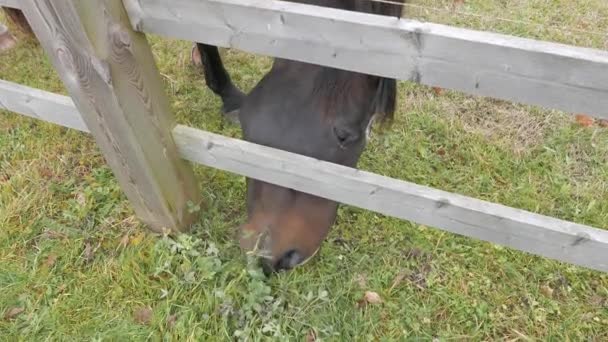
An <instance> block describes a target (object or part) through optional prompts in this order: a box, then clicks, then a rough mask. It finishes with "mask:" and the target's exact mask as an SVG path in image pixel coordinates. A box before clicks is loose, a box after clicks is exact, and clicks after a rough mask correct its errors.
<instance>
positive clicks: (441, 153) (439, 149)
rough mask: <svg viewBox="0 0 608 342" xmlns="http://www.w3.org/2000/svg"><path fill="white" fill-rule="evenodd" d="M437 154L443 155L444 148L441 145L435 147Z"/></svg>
mask: <svg viewBox="0 0 608 342" xmlns="http://www.w3.org/2000/svg"><path fill="white" fill-rule="evenodd" d="M437 154H438V155H440V156H442V157H443V156H445V149H444V148H443V147H440V148H438V149H437Z"/></svg>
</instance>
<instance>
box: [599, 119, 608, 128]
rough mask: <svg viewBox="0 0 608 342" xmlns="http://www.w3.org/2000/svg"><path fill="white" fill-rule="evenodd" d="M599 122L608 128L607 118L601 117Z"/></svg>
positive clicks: (601, 125)
mask: <svg viewBox="0 0 608 342" xmlns="http://www.w3.org/2000/svg"><path fill="white" fill-rule="evenodd" d="M597 124H598V125H599V126H600V127H604V128H608V120H607V119H600V120H598V121H597Z"/></svg>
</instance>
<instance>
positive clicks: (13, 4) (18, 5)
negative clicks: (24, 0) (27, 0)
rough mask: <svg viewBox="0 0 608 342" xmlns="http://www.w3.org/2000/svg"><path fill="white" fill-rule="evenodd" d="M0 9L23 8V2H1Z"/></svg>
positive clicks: (16, 0)
mask: <svg viewBox="0 0 608 342" xmlns="http://www.w3.org/2000/svg"><path fill="white" fill-rule="evenodd" d="M0 7H10V8H21V0H0Z"/></svg>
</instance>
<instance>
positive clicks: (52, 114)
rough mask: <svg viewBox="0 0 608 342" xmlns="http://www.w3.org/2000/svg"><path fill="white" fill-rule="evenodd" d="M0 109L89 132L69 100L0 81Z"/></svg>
mask: <svg viewBox="0 0 608 342" xmlns="http://www.w3.org/2000/svg"><path fill="white" fill-rule="evenodd" d="M0 109H4V110H9V111H12V112H16V113H19V114H22V115H25V116H29V117H31V118H34V119H39V120H43V121H46V122H50V123H54V124H57V125H61V126H65V127H68V128H73V129H77V130H79V131H82V132H89V129H88V128H87V125H86V124H85V123H84V120H83V119H82V116H81V115H80V113H79V112H78V110H77V109H76V106H75V105H74V101H72V99H71V98H69V97H67V96H62V95H57V94H53V93H49V92H47V91H43V90H40V89H36V88H30V87H26V86H23V85H21V84H17V83H12V82H8V81H4V80H0Z"/></svg>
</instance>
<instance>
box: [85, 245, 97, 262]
mask: <svg viewBox="0 0 608 342" xmlns="http://www.w3.org/2000/svg"><path fill="white" fill-rule="evenodd" d="M94 253H95V252H94V251H93V247H92V246H91V243H90V242H86V243H85V244H84V260H85V261H86V262H89V261H91V260H93V254H94Z"/></svg>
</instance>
